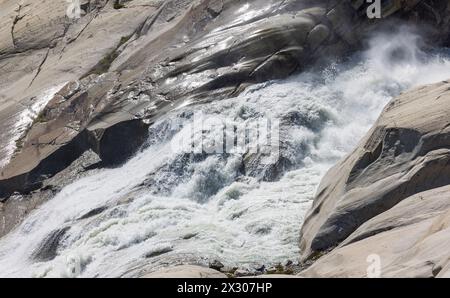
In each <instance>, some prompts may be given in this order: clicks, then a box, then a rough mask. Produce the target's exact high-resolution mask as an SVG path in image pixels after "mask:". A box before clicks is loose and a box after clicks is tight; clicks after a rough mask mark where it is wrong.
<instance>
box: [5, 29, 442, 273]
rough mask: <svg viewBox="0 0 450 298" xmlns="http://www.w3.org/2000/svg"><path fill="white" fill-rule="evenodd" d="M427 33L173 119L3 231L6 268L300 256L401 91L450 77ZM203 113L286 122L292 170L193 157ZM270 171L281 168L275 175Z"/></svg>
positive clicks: (114, 268) (375, 43)
mask: <svg viewBox="0 0 450 298" xmlns="http://www.w3.org/2000/svg"><path fill="white" fill-rule="evenodd" d="M416 38H417V37H416V36H414V35H412V34H405V33H402V34H400V35H397V36H380V37H378V38H375V39H373V40H372V42H371V47H370V49H369V50H368V51H366V52H364V53H360V54H358V55H355V56H354V57H353V58H352V59H351V60H350V61H347V62H342V63H334V64H332V65H330V66H328V67H326V68H325V69H322V70H316V71H311V72H307V73H303V74H300V75H297V76H295V77H292V78H290V79H288V80H283V81H276V82H270V83H266V84H262V85H258V86H255V87H252V88H250V89H249V90H247V91H246V92H245V93H244V94H242V95H240V96H239V97H237V98H234V99H229V100H224V101H221V102H212V103H209V104H204V105H201V106H195V107H184V108H181V109H179V110H177V111H174V112H173V113H171V114H169V115H167V116H166V117H164V119H161V120H160V121H159V122H158V123H156V124H155V125H153V126H152V128H151V131H150V133H151V138H150V140H149V143H148V146H147V147H146V148H145V149H144V150H142V152H140V153H139V154H137V155H136V156H135V157H134V158H132V159H131V160H129V161H128V162H127V163H126V164H124V165H123V166H122V167H120V168H117V169H104V170H98V171H97V172H95V173H93V174H92V175H91V176H89V177H87V178H83V179H81V180H79V181H77V182H75V183H73V184H72V185H69V186H67V187H66V188H64V189H63V190H62V191H61V192H60V193H59V194H58V195H57V196H56V197H55V198H54V199H52V200H51V201H49V202H47V203H45V204H44V205H42V206H41V207H39V208H38V209H37V210H35V211H34V212H32V214H30V215H29V216H28V218H27V219H26V220H25V221H24V222H23V223H22V224H21V225H20V226H19V227H18V228H17V229H16V230H14V231H13V232H11V233H10V234H9V235H7V236H5V237H4V238H3V239H1V240H0V276H49V277H50V276H72V275H79V276H84V277H89V276H127V275H131V276H133V275H135V274H136V271H133V269H135V268H140V266H143V265H146V266H147V268H151V269H155V268H158V267H159V266H164V265H167V264H175V263H181V262H199V263H208V262H209V261H212V260H215V259H217V260H220V261H222V262H223V263H224V264H226V265H229V266H239V267H247V268H255V267H259V266H260V265H262V264H265V265H270V264H275V263H277V262H284V261H286V260H289V259H291V260H295V259H296V258H297V256H298V253H299V251H298V250H299V249H298V242H299V239H298V237H299V230H300V227H301V223H302V221H303V218H304V216H305V213H306V212H307V210H308V208H309V207H310V205H311V200H312V198H313V195H314V192H315V189H316V188H317V186H318V183H319V182H320V179H321V177H322V176H323V175H324V173H325V172H326V170H327V169H329V168H330V166H332V165H333V164H334V163H336V161H337V160H338V159H340V158H342V157H343V156H344V155H345V154H347V153H349V152H350V151H351V150H352V149H353V148H354V147H355V146H356V144H357V142H358V141H359V140H360V138H361V137H362V136H363V135H364V133H365V132H367V131H368V129H369V128H370V126H371V125H372V124H373V123H374V121H375V120H376V118H377V117H378V115H379V114H380V112H381V110H382V108H383V106H384V105H385V104H386V103H387V102H388V101H389V100H390V99H391V98H392V97H393V96H396V95H398V94H399V93H400V92H402V91H403V90H405V89H408V88H411V87H413V86H417V85H421V84H426V83H431V82H436V81H439V80H444V79H448V78H450V59H447V58H446V56H445V55H438V54H426V55H425V54H424V53H422V52H420V51H419V50H418V48H417V46H416ZM200 110H201V111H202V114H203V115H204V116H206V117H212V116H214V117H215V119H217V118H219V119H221V121H223V122H226V123H227V124H230V125H231V126H232V127H234V128H237V129H240V128H245V127H247V126H248V125H249V123H251V121H255V120H261V119H267V118H270V119H272V120H275V121H279V122H280V130H279V131H280V141H281V144H282V145H281V148H280V154H281V157H282V160H283V161H287V163H285V164H288V165H289V167H285V168H283V167H281V166H279V167H278V168H275V169H274V168H273V167H270V165H269V166H267V167H266V166H261V165H260V164H251V163H250V164H249V163H248V161H246V159H247V156H245V155H244V154H243V153H240V152H238V151H236V152H228V153H223V154H200V155H199V156H194V157H192V156H190V155H189V154H186V152H185V151H183V148H181V147H177V146H174V145H173V144H174V142H173V141H172V140H173V139H174V138H175V139H177V138H180V137H183V136H185V135H186V134H189V133H190V132H191V130H190V126H191V124H192V123H193V118H194V117H193V114H194V112H195V111H200ZM216 136H217V131H215V130H214V129H210V130H205V131H203V133H202V137H203V138H204V141H205V142H206V143H208V142H210V141H211V140H214V139H215V138H216ZM244 161H246V162H247V165H248V168H247V170H246V171H243V170H242V164H243V162H244ZM277 169H278V170H277ZM280 171H281V173H280ZM283 171H284V172H283ZM264 173H269V176H270V177H272V178H273V177H274V176H273V175H275V176H276V174H281V175H278V176H279V177H278V179H272V180H273V181H266V180H270V179H262V177H266V178H267V175H265V174H264ZM274 173H275V174H274ZM272 174H273V175H272ZM93 210H94V211H93ZM89 213H90V214H89Z"/></svg>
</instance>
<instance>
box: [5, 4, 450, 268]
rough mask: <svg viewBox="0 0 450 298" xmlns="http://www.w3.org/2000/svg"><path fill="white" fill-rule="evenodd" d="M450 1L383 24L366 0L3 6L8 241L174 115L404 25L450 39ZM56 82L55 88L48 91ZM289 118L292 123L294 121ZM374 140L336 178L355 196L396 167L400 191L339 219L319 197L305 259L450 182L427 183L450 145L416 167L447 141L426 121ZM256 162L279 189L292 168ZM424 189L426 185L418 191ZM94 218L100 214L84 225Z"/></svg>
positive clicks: (405, 8)
mask: <svg viewBox="0 0 450 298" xmlns="http://www.w3.org/2000/svg"><path fill="white" fill-rule="evenodd" d="M50 2H51V3H50ZM447 4H448V3H447V1H409V2H408V3H407V4H406V3H404V2H401V1H391V2H390V4H389V5H388V6H385V7H383V16H384V17H385V18H383V19H381V20H369V19H367V17H366V15H365V8H366V5H365V4H364V1H344V0H342V1H337V0H334V1H333V0H321V1H308V0H288V1H280V0H263V1H261V0H258V1H256V0H255V1H247V2H246V3H245V4H243V3H241V2H240V1H233V0H198V1H185V0H172V1H169V0H168V1H162V0H154V1H144V0H133V1H126V2H123V3H122V4H120V5H119V6H118V5H116V4H114V3H113V1H82V11H81V15H80V18H79V19H73V18H70V17H68V16H67V2H66V1H65V0H58V1H39V2H36V1H31V0H29V1H28V0H25V1H22V2H21V3H20V4H17V2H16V1H10V0H4V1H1V2H0V7H1V8H2V10H1V11H2V12H1V14H0V15H1V20H0V24H1V26H0V28H1V29H0V69H1V70H2V71H1V72H0V127H2V128H0V136H1V137H2V139H4V140H8V141H5V142H4V143H3V142H2V144H0V152H1V154H2V162H3V163H4V164H5V165H4V166H3V167H2V168H1V170H0V198H1V202H2V203H0V204H1V206H0V207H1V209H0V218H2V219H3V225H2V226H1V228H2V229H1V231H0V235H3V234H6V233H7V232H8V231H10V230H11V229H12V228H13V227H14V226H15V225H16V224H17V223H19V222H20V220H21V219H22V218H23V217H25V216H26V214H27V213H28V212H30V210H32V209H34V208H35V207H36V206H38V205H39V204H40V203H42V202H43V201H45V200H47V199H50V198H51V197H52V196H53V195H54V194H55V193H57V192H58V191H59V189H61V187H63V186H64V185H67V184H68V183H69V182H71V181H74V180H76V179H78V178H79V177H81V176H83V175H86V174H88V173H89V171H91V170H95V168H97V167H114V166H117V165H120V164H122V163H123V162H125V161H126V160H127V159H128V158H129V157H131V156H132V155H133V154H134V153H135V152H136V151H138V150H139V149H140V148H141V147H142V146H144V145H145V141H146V140H147V138H148V134H149V130H148V128H149V127H151V125H152V123H154V122H155V121H156V120H157V119H160V118H161V117H164V115H165V114H166V113H168V112H170V111H173V110H174V109H177V108H179V107H182V106H186V105H194V104H201V103H203V102H206V101H211V100H220V99H222V98H228V97H233V96H236V95H238V94H239V93H240V92H242V91H243V90H244V89H245V88H246V87H248V86H250V85H252V84H256V83H260V82H265V81H267V80H271V79H278V78H284V77H287V76H289V75H291V74H292V73H295V72H299V71H302V70H304V69H306V68H307V67H308V66H310V65H311V64H313V63H315V62H317V61H318V60H320V59H321V58H323V57H327V58H329V57H332V56H338V57H340V56H343V55H345V54H347V53H349V52H352V51H354V50H355V49H358V48H359V47H360V46H361V40H363V39H364V37H365V36H367V35H368V34H370V33H371V32H373V31H374V30H376V29H378V28H381V27H383V26H386V25H388V26H389V22H390V20H391V19H394V18H395V19H403V20H404V21H406V22H409V23H411V24H418V23H420V24H426V25H427V26H428V27H427V28H429V29H428V30H429V32H427V36H428V37H429V38H430V40H433V42H434V43H435V44H439V43H446V42H448V41H449V37H448V24H449V19H448V17H447V15H448V13H447V12H448V9H449V8H448V5H447ZM55 86H57V87H58V88H57V90H55V91H54V92H51V93H50V94H47V93H46V92H47V91H48V90H49V89H51V88H54V87H55ZM442 88H445V87H442ZM43 94H45V96H44V95H43ZM24 111H25V112H27V113H26V115H25V116H24ZM23 119H24V122H23V123H22V122H20V121H21V120H23ZM288 121H295V115H293V119H291V120H289V119H288ZM17 122H20V123H19V124H20V125H16V124H17ZM380 127H381V126H380ZM373 134H374V137H373V140H372V141H370V142H368V145H367V148H368V149H367V150H366V151H364V154H362V156H358V160H357V161H355V163H356V165H355V166H354V167H352V169H351V171H350V172H349V174H348V177H349V178H348V181H341V182H339V183H342V185H344V184H345V185H346V187H347V186H348V187H349V189H353V188H354V189H357V188H359V187H360V186H361V185H368V184H370V183H372V184H373V185H376V183H375V182H377V180H373V181H372V180H371V181H369V180H366V178H361V177H365V175H366V172H365V171H366V169H367V168H370V171H372V172H371V175H369V176H370V177H378V176H379V175H380V173H379V172H377V171H381V172H383V174H385V173H387V174H389V175H388V176H390V177H393V178H392V180H395V183H394V185H395V187H392V188H382V189H384V190H385V193H383V194H382V195H381V194H380V196H379V197H377V198H375V199H374V200H373V201H370V204H366V205H365V204H362V205H361V206H360V208H359V209H357V210H356V211H355V210H352V212H353V211H355V214H357V215H355V216H353V215H352V216H350V217H346V216H344V215H347V214H348V208H350V207H348V206H346V205H345V204H343V206H342V211H339V212H336V213H331V211H330V210H331V209H332V206H331V204H332V203H323V204H324V206H328V207H323V208H324V209H322V204H321V203H316V207H315V209H314V211H313V214H315V213H319V214H320V218H321V219H320V220H318V221H317V222H316V223H312V222H314V221H315V220H313V219H310V220H309V221H308V222H307V223H306V225H305V228H304V234H303V235H304V240H303V243H302V249H304V252H305V254H304V255H305V257H309V256H310V255H312V254H314V253H315V252H318V251H323V250H327V249H329V248H331V247H333V246H335V245H338V244H339V243H340V242H342V241H343V240H344V239H346V238H347V237H348V236H349V235H350V234H351V233H352V232H353V231H354V230H356V229H357V228H358V227H359V226H361V225H362V224H363V223H364V222H365V221H368V220H370V219H371V218H372V217H374V215H377V214H374V212H375V213H377V212H379V213H382V212H383V211H385V210H387V209H389V208H391V207H393V206H395V205H396V204H397V203H399V202H400V201H402V200H403V199H405V198H407V197H409V196H411V195H414V194H415V193H417V192H418V191H422V190H428V189H431V188H435V187H439V186H444V185H446V184H447V180H446V178H445V175H440V176H433V179H432V182H427V181H428V180H427V181H425V180H421V179H425V178H423V177H424V176H427V175H431V174H430V173H428V172H427V171H428V170H427V169H428V165H429V164H433V165H434V164H437V166H438V167H439V168H442V169H443V171H445V164H446V162H447V159H446V158H447V157H446V156H447V152H446V151H445V150H446V149H445V146H444V145H442V146H440V147H439V146H438V148H437V149H435V150H431V149H429V148H425V147H424V148H421V150H422V151H421V152H422V153H423V154H422V153H420V154H422V155H419V156H420V158H421V159H420V160H417V159H415V158H416V155H417V154H418V153H417V152H416V151H417V150H418V149H417V143H419V142H421V141H424V140H427V141H428V142H426V144H428V145H427V146H431V147H432V146H435V144H437V143H439V142H441V141H440V140H441V139H442V138H441V137H436V136H434V137H433V135H429V136H428V135H427V137H428V139H427V138H425V137H424V135H425V133H424V132H423V131H421V130H419V129H418V128H417V127H415V126H414V127H406V128H404V127H398V126H395V127H391V129H388V128H387V125H386V126H385V127H382V128H379V129H378V130H377V131H375V132H373ZM381 137H382V138H383V140H384V141H383V142H379V138H381ZM436 139H438V140H439V141H436ZM398 142H400V143H399V144H398ZM424 142H425V141H424ZM381 143H382V144H381ZM11 144H12V147H11ZM380 144H381V145H380ZM11 148H13V150H12V151H11ZM385 148H395V149H391V150H393V151H395V152H394V153H392V152H390V151H389V152H385V151H384V150H385ZM380 154H381V155H380ZM392 154H393V155H392ZM86 155H89V157H86ZM380 156H386V160H390V161H392V158H393V159H395V161H396V162H397V161H398V157H397V156H400V157H401V158H400V159H401V162H399V167H398V169H397V168H390V167H385V165H386V164H382V165H378V164H377V163H376V162H375V161H376V160H378V159H379V157H380ZM392 156H393V157H392ZM389 158H391V159H389ZM94 160H95V161H94ZM411 160H414V163H416V162H417V165H415V164H413V163H412V161H411ZM245 163H246V165H247V167H248V168H249V169H250V170H249V171H252V170H254V171H255V176H256V175H263V176H264V179H265V180H268V181H271V180H275V179H277V178H279V173H281V172H282V171H283V169H286V168H289V166H290V164H289V162H288V161H283V160H281V162H280V163H279V164H277V165H274V166H273V167H272V168H269V169H258V168H257V167H255V166H254V165H255V164H258V163H259V156H252V155H249V156H248V157H247V159H246V161H245ZM372 164H373V165H372ZM371 165H372V166H371ZM413 166H415V168H414V167H413ZM411 167H413V168H414V169H416V170H417V171H416V172H411V171H410V173H411V177H409V176H408V177H407V179H406V178H405V179H406V181H404V180H405V179H403V178H402V179H398V177H397V176H395V175H396V174H398V172H402V171H407V170H410V168H411ZM399 169H401V170H399ZM244 170H245V169H244ZM362 173H364V175H362ZM443 173H445V172H443ZM387 174H386V175H387ZM342 179H344V178H342ZM414 179H416V180H414ZM409 181H413V183H411V184H408V183H409ZM422 182H424V184H423V185H424V186H423V187H424V188H423V189H417V187H414V186H413V185H416V184H414V183H422ZM325 183H326V182H325ZM340 185H341V184H340ZM421 185H422V184H421ZM343 188H344V187H343ZM399 189H400V190H399ZM347 191H348V193H351V190H347V189H346V188H345V191H344V190H342V192H341V193H340V194H342V193H344V192H347ZM329 192H331V190H330V189H329V188H326V187H325V188H324V191H323V193H322V194H321V195H319V199H318V200H317V202H322V201H324V202H325V201H326V202H333V200H332V199H328V198H326V199H325V197H327V195H328V193H329ZM333 193H334V192H333ZM393 194H394V195H393ZM349 196H350V197H352V196H354V197H352V198H351V199H349V200H350V201H351V200H355V201H359V200H363V199H362V195H361V194H359V195H358V194H355V195H353V194H350V195H349ZM386 197H389V200H387V201H386V200H385V198H386ZM14 198H18V200H14ZM16 202H20V203H16ZM327 204H329V205H330V206H329V205H327ZM346 208H347V209H346ZM351 208H352V207H351ZM324 210H325V211H324ZM368 210H369V211H368ZM375 210H376V211H375ZM97 211H98V212H101V211H102V210H97ZM323 212H325V213H323ZM330 213H331V215H330ZM97 214H98V213H96V212H95V210H94V211H93V212H92V214H86V216H87V217H86V218H88V217H90V216H95V215H97ZM322 214H325V215H322ZM328 216H329V217H328ZM311 218H313V216H311ZM343 222H345V224H342V223H343ZM337 223H338V224H339V227H338V230H337V232H336V226H337ZM293 224H294V223H293ZM322 225H325V226H324V228H322V229H319V226H320V227H321V226H322ZM341 229H342V230H341ZM318 231H319V232H318ZM317 232H318V234H317V235H316V233H317ZM335 232H336V233H335ZM367 233H373V232H367ZM58 235H60V233H56V234H55V235H51V236H50V240H49V241H48V242H47V243H46V244H44V247H46V249H44V250H43V251H44V252H43V253H40V254H38V255H39V256H40V258H44V259H45V258H48V257H51V256H52V255H54V253H55V251H54V247H55V245H56V246H57V242H58V241H57V240H58V239H59V238H60V237H59V236H58ZM361 235H364V233H362V234H361ZM358 237H359V238H356V239H361V237H363V236H358ZM55 243H56V244H55ZM54 244H55V245H54ZM150 256H151V253H150ZM435 271H436V270H435Z"/></svg>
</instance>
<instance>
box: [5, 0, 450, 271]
mask: <svg viewBox="0 0 450 298" xmlns="http://www.w3.org/2000/svg"><path fill="white" fill-rule="evenodd" d="M367 5H368V4H367V3H365V1H347V0H341V1H338V0H334V1H332V0H328V1H327V0H321V1H308V0H284V1H281V0H258V1H256V0H255V1H246V2H245V3H244V2H242V1H237V0H198V1H183V0H172V1H170V0H165V1H164V0H147V1H145V0H132V1H101V0H98V1H81V10H80V15H79V16H75V17H74V16H73V15H71V14H70V13H69V12H70V11H69V10H68V3H67V1H65V0H58V1H54V0H52V1H49V0H48V1H39V2H36V1H31V0H30V1H28V0H24V1H21V2H19V3H17V1H12V0H3V1H0V8H1V12H0V14H1V19H0V23H1V26H0V28H1V29H0V69H1V70H2V71H1V72H0V127H1V128H0V135H1V136H2V142H1V143H0V153H1V156H0V168H1V173H0V223H1V224H0V236H3V237H2V238H1V239H0V265H1V266H0V276H67V275H71V274H72V273H73V274H75V275H80V276H143V275H146V274H148V273H150V272H153V271H155V270H158V269H161V268H166V267H171V266H173V265H177V264H202V265H208V264H211V262H213V261H217V262H222V263H223V264H222V265H224V267H229V268H231V270H232V271H233V272H235V271H236V270H235V269H232V268H235V267H237V268H239V269H238V270H243V271H242V274H244V272H252V270H255V269H258V268H259V269H261V268H262V266H263V265H265V266H266V267H267V268H275V270H272V269H270V270H269V272H268V273H286V272H285V271H289V272H288V273H291V274H292V273H297V271H301V272H299V274H300V275H301V276H308V277H309V276H315V277H317V276H318V277H329V276H332V277H338V276H348V277H360V276H366V275H367V274H368V273H367V268H368V264H370V260H372V259H374V258H375V259H377V258H378V259H379V260H380V261H381V267H380V270H381V271H380V275H381V276H413V277H436V276H438V277H441V276H448V266H449V265H448V260H449V257H450V256H449V255H448V250H446V249H445V247H446V245H447V242H448V241H450V237H448V229H447V228H448V227H447V226H448V214H449V213H448V210H449V209H448V203H447V202H448V201H449V200H448V198H447V191H448V190H447V188H448V184H449V182H448V181H447V180H448V179H447V174H448V173H447V172H446V171H447V170H448V165H447V164H448V162H447V158H448V152H447V151H448V149H447V148H448V144H447V143H446V142H447V135H446V133H447V129H448V126H449V123H448V121H447V118H448V117H447V111H449V109H450V107H447V102H446V98H447V97H449V96H450V92H449V90H450V89H449V87H450V85H449V83H448V82H447V81H446V80H447V79H450V72H449V71H448V69H449V67H448V66H449V62H448V61H449V60H448V51H447V49H446V46H448V42H449V40H450V39H449V28H450V27H449V22H450V18H449V15H450V13H449V10H450V7H449V5H448V1H431V0H430V1H426V0H423V1H420V0H417V1H407V3H406V2H403V1H387V2H385V3H384V4H383V7H382V11H381V13H382V14H381V16H382V18H380V19H369V18H368V17H367V15H366V8H367ZM392 28H394V29H392ZM411 89H412V90H411ZM386 104H387V106H386V107H385V108H384V110H383V107H384V106H385V105H386ZM198 111H201V112H202V113H203V114H204V115H206V116H207V117H210V118H213V117H214V118H215V119H217V118H219V120H220V121H221V122H223V123H229V124H230V125H231V126H232V127H234V128H235V129H236V130H239V129H244V130H245V128H246V127H247V126H248V124H249V123H252V121H253V122H256V123H260V122H258V121H263V120H264V119H267V118H270V119H272V120H274V121H276V122H277V123H279V125H280V127H279V128H280V144H281V145H280V146H279V148H278V147H277V150H278V151H277V153H278V154H279V155H278V159H277V160H276V162H273V163H269V164H267V163H265V162H264V160H265V156H264V155H263V154H261V152H253V151H251V150H249V149H248V148H247V149H246V150H243V151H236V152H232V154H230V152H222V153H220V154H212V155H211V154H205V152H204V151H200V152H196V153H195V154H190V153H189V152H186V151H184V150H183V149H184V148H179V147H177V148H175V149H174V146H173V140H174V139H175V140H177V139H178V138H183V137H185V135H186V134H188V133H189V129H190V127H191V125H194V126H195V115H196V112H198ZM380 113H381V116H380V118H379V119H378V120H376V117H378V116H379V114H380ZM374 123H375V124H374ZM373 124H374V126H373V127H372V128H370V127H371V126H372V125H373ZM367 131H369V132H368V133H367ZM365 133H367V135H366V136H365V137H363V135H364V134H365ZM216 135H217V131H214V130H208V131H206V132H204V136H205V137H206V140H207V141H211V140H214V136H216ZM361 137H363V139H362V140H361V141H360V139H361ZM358 142H359V143H358ZM355 147H356V149H355ZM216 153H217V152H216ZM339 159H341V161H339ZM334 164H335V165H334ZM332 165H334V166H333V167H332ZM330 168H331V169H330ZM329 169H330V170H329ZM327 172H328V173H327ZM325 173H327V174H326V175H325ZM323 175H325V177H324V178H323V180H322V183H321V184H320V186H318V183H319V181H320V179H321V177H322V176H323ZM316 191H317V195H316V196H315V195H314V193H315V192H316ZM314 196H315V198H314ZM307 210H309V212H308V213H307ZM300 229H301V232H300ZM399 235H401V236H399ZM111 260H116V262H115V263H114V264H113V265H114V266H112V267H111V264H112V262H111ZM288 260H294V263H295V265H294V267H295V270H291V269H289V270H281V267H278V269H277V264H279V263H281V264H285V262H287V261H288ZM368 260H369V261H368ZM289 266H291V265H289ZM289 266H287V267H289ZM6 268H8V269H6ZM74 268H75V269H74ZM305 268H307V269H306V270H303V269H305ZM244 269H245V270H247V271H245V270H244ZM163 270H166V271H164V272H165V273H164V274H166V275H167V274H169V275H170V272H171V271H170V269H163ZM193 270H194V271H195V269H193V268H187V269H186V270H185V271H186V272H192V271H193ZM225 271H226V270H225ZM183 272H184V271H183ZM260 272H262V273H264V272H265V273H267V270H260ZM208 274H212V273H208ZM233 274H234V273H233ZM213 275H214V274H213Z"/></svg>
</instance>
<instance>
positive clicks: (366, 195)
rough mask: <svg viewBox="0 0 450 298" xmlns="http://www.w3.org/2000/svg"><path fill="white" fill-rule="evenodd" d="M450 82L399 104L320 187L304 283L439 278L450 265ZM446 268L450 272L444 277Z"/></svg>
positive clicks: (305, 236)
mask: <svg viewBox="0 0 450 298" xmlns="http://www.w3.org/2000/svg"><path fill="white" fill-rule="evenodd" d="M449 113H450V82H442V83H439V84H435V85H431V86H425V87H422V88H419V89H416V90H412V91H410V92H407V93H405V94H402V95H401V96H400V97H398V98H397V99H395V100H393V101H392V102H391V103H390V104H389V105H388V106H387V107H386V108H385V110H384V111H383V113H382V115H381V117H380V118H379V120H378V121H377V123H376V124H375V125H374V127H373V128H372V129H371V131H370V132H369V133H368V134H367V136H366V137H365V138H364V140H363V141H362V142H361V143H360V145H359V146H358V148H357V149H356V150H355V151H354V152H353V153H351V154H350V155H349V156H348V157H347V158H345V159H344V160H343V161H341V162H340V163H339V164H338V165H336V166H335V167H334V168H333V169H331V170H330V172H329V173H328V174H327V175H326V177H325V178H324V180H323V182H322V185H321V186H320V187H319V191H318V195H317V198H316V199H315V202H314V206H313V208H312V210H311V211H310V213H309V215H308V218H307V220H306V221H305V223H304V226H303V229H302V241H301V250H302V258H303V259H304V260H308V259H317V258H318V257H320V255H322V254H324V253H326V252H328V251H330V252H329V253H328V254H327V255H325V256H323V257H321V258H319V259H318V260H317V261H316V262H315V263H314V264H313V265H312V266H311V267H310V268H309V269H308V270H306V271H305V272H303V274H302V275H303V276H326V277H364V276H366V275H367V270H368V268H369V265H370V258H371V257H372V256H373V255H375V256H379V258H380V261H381V276H383V277H396V276H402V277H440V276H444V275H446V274H447V276H448V265H449V261H450V251H449V250H448V246H449V244H450V186H449V184H450V166H449V164H450V149H449V148H450V120H449ZM444 268H446V269H445V270H444Z"/></svg>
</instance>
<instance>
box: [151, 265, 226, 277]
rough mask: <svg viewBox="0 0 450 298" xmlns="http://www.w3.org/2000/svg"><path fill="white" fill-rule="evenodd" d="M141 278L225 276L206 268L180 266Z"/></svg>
mask: <svg viewBox="0 0 450 298" xmlns="http://www.w3.org/2000/svg"><path fill="white" fill-rule="evenodd" d="M143 278H227V276H226V275H225V274H224V273H221V272H219V271H216V270H214V269H210V268H206V267H201V266H195V265H180V266H175V267H169V268H165V269H161V270H159V271H156V272H153V273H149V274H147V275H144V276H143Z"/></svg>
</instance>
